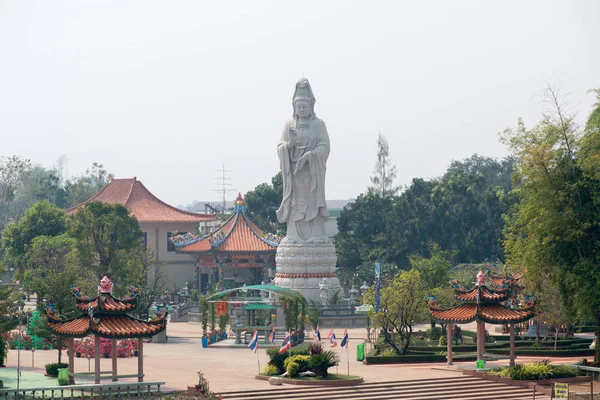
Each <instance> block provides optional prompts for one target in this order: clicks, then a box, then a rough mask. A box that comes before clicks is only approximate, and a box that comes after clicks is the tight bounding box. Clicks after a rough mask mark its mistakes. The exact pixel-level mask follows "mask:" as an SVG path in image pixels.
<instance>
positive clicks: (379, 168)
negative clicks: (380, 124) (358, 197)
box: [368, 132, 400, 197]
mask: <svg viewBox="0 0 600 400" xmlns="http://www.w3.org/2000/svg"><path fill="white" fill-rule="evenodd" d="M397 173H398V171H397V170H396V166H395V165H394V164H392V161H391V160H390V146H389V144H388V141H387V138H386V137H385V135H384V134H382V133H381V132H379V134H378V135H377V162H376V163H375V168H374V169H373V176H372V177H371V186H369V188H368V192H369V194H373V195H379V196H381V197H386V196H392V195H394V194H396V193H397V192H398V190H399V189H400V188H399V187H398V186H395V185H394V179H396V175H397Z"/></svg>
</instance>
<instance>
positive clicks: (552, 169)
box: [502, 87, 600, 360]
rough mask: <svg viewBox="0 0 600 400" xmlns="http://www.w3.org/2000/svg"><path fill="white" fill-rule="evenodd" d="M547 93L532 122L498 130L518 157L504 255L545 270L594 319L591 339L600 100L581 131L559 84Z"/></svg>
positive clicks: (599, 272)
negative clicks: (542, 109) (539, 117)
mask: <svg viewBox="0 0 600 400" xmlns="http://www.w3.org/2000/svg"><path fill="white" fill-rule="evenodd" d="M597 94H598V93H597ZM546 100H547V104H549V106H550V107H549V109H548V112H546V113H545V114H544V116H543V118H542V120H541V121H540V122H539V123H538V124H537V125H536V126H534V127H533V128H531V129H528V128H526V127H525V124H524V123H523V122H522V121H519V123H518V125H517V127H516V128H515V129H507V130H506V131H505V132H504V133H503V134H502V139H503V141H504V142H505V143H506V144H507V145H508V146H509V148H510V149H511V150H512V151H513V153H514V154H515V156H517V157H518V160H519V163H518V170H517V172H516V174H515V181H516V188H515V194H516V196H517V198H518V203H516V204H515V205H514V206H513V207H512V208H511V211H510V217H509V218H508V220H507V228H506V236H505V242H504V245H505V248H506V251H507V254H508V255H509V261H510V262H512V263H514V264H518V265H522V266H524V267H525V268H526V269H527V273H528V277H529V279H531V280H535V279H536V277H539V276H544V275H548V276H549V277H550V279H551V280H552V281H553V282H554V283H556V284H557V285H558V288H559V290H560V292H561V293H562V294H563V296H564V299H565V306H566V307H567V310H569V311H570V312H571V313H575V312H578V313H579V314H580V316H582V317H587V318H590V319H594V320H595V321H596V325H597V332H596V335H597V340H596V342H598V338H599V337H600V267H599V266H600V251H599V250H600V247H599V246H600V174H599V173H598V170H599V169H600V163H599V160H600V146H599V144H598V143H599V142H598V139H599V137H598V126H599V125H598V120H597V115H598V112H599V111H598V109H599V108H600V105H599V104H598V103H597V104H596V105H595V109H594V111H593V112H592V114H591V115H590V118H589V119H588V124H587V125H586V129H585V131H584V132H581V130H580V129H579V127H578V126H577V124H576V123H575V121H574V118H573V116H572V115H570V114H568V113H566V111H565V109H566V107H565V104H564V103H563V100H562V99H561V97H560V92H559V91H558V90H556V89H554V88H551V87H549V88H547V90H546ZM599 101H600V98H599ZM598 356H599V355H598V352H596V359H597V360H598V358H599V357H598Z"/></svg>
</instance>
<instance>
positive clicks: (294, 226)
mask: <svg viewBox="0 0 600 400" xmlns="http://www.w3.org/2000/svg"><path fill="white" fill-rule="evenodd" d="M315 101H316V99H315V96H314V95H313V92H312V89H311V87H310V83H309V82H308V80H307V79H306V78H302V79H300V80H299V81H298V83H296V90H295V91H294V96H293V100H292V102H293V106H294V118H293V119H291V120H289V121H288V122H286V124H285V126H284V127H283V133H282V135H281V141H280V143H279V145H278V146H277V153H278V155H279V162H280V167H281V172H282V176H283V200H282V202H281V207H280V208H279V209H278V210H277V219H278V220H279V222H282V223H283V222H285V223H287V235H286V238H285V239H284V241H285V242H289V243H302V242H312V243H326V242H328V239H327V235H326V234H325V221H326V220H327V219H328V218H329V211H328V210H327V205H326V204H325V171H326V164H327V157H329V135H328V134H327V128H326V127H325V123H324V122H323V121H322V120H320V119H319V118H317V116H316V114H315Z"/></svg>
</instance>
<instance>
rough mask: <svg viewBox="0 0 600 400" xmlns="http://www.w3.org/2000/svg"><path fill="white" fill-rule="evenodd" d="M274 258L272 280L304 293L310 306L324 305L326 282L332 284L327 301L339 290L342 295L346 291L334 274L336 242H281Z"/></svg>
mask: <svg viewBox="0 0 600 400" xmlns="http://www.w3.org/2000/svg"><path fill="white" fill-rule="evenodd" d="M275 261H276V265H277V269H276V274H275V279H274V281H273V282H274V283H275V284H276V285H278V286H281V287H285V288H288V289H292V290H296V291H298V292H300V293H302V294H303V295H304V297H305V298H306V301H307V302H308V304H309V305H310V304H311V302H315V303H318V304H321V296H322V293H323V291H322V289H321V286H320V285H321V284H323V283H325V285H327V286H328V287H329V289H328V291H327V293H328V294H327V300H329V298H330V297H331V296H332V295H333V294H334V293H336V292H339V295H340V297H341V296H342V295H343V294H344V293H343V290H342V288H341V286H340V281H339V279H338V278H337V277H336V274H335V264H336V261H337V256H336V254H335V247H334V246H333V243H300V244H295V243H294V244H289V243H280V244H279V246H277V255H276V257H275ZM324 280H325V281H324Z"/></svg>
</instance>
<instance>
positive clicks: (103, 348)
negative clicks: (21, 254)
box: [74, 337, 137, 358]
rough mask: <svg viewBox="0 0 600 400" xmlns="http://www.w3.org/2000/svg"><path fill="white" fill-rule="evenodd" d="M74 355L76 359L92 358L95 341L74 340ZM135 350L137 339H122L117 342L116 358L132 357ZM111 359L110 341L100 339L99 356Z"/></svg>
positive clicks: (88, 339) (87, 338) (87, 339)
mask: <svg viewBox="0 0 600 400" xmlns="http://www.w3.org/2000/svg"><path fill="white" fill-rule="evenodd" d="M74 349H75V355H76V356H77V357H90V358H91V357H94V356H95V341H94V338H93V337H86V338H83V339H75V341H74ZM136 350H137V339H123V340H119V341H117V357H133V355H134V352H135V351H136ZM105 355H107V356H108V357H112V340H111V339H105V338H100V356H105Z"/></svg>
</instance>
